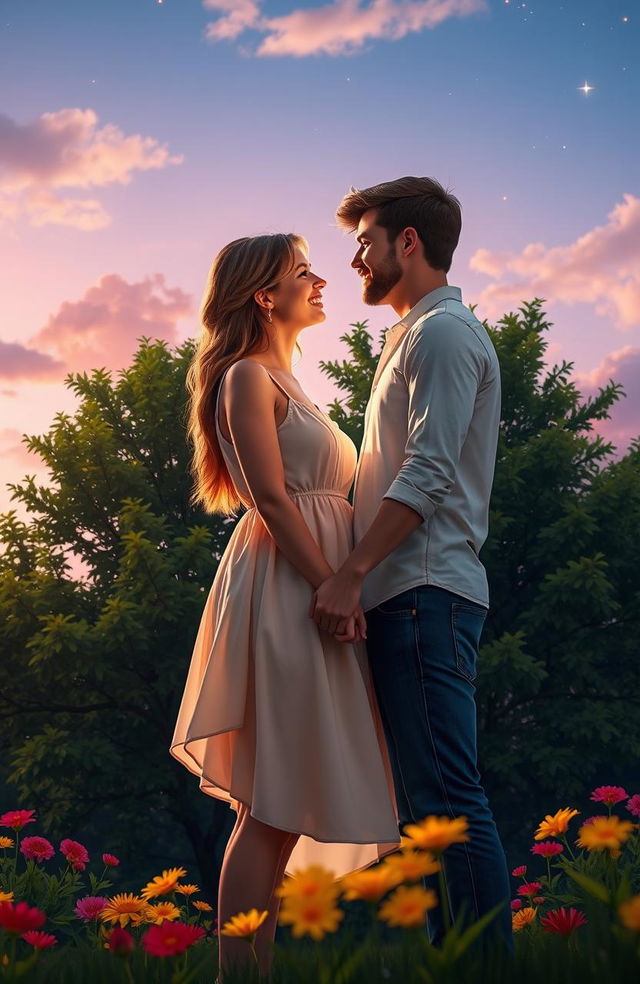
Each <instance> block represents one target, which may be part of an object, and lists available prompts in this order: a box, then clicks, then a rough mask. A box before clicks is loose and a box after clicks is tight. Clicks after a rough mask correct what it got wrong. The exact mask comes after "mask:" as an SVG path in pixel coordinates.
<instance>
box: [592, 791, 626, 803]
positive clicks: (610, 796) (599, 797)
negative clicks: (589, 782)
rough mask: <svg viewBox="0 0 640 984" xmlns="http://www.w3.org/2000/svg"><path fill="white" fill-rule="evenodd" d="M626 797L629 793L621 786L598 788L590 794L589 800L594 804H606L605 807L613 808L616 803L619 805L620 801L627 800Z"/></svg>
mask: <svg viewBox="0 0 640 984" xmlns="http://www.w3.org/2000/svg"><path fill="white" fill-rule="evenodd" d="M628 795H629V793H628V792H627V791H626V789H623V788H622V786H598V788H597V789H594V791H593V792H592V793H591V796H590V799H592V800H593V801H594V803H606V804H607V806H615V805H616V803H621V802H622V800H624V799H627V797H628Z"/></svg>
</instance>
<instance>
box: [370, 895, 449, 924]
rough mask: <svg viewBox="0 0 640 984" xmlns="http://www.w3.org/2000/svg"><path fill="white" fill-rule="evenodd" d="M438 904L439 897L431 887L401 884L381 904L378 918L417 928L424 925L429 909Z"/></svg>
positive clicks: (389, 922)
mask: <svg viewBox="0 0 640 984" xmlns="http://www.w3.org/2000/svg"><path fill="white" fill-rule="evenodd" d="M437 904H438V897H437V895H436V893H435V892H432V891H431V889H430V888H421V887H420V886H419V885H411V886H410V887H408V886H405V885H401V886H400V888H397V889H396V890H395V892H394V893H393V895H391V896H390V897H389V898H388V899H387V900H386V902H383V904H382V905H381V906H380V909H379V911H378V918H379V919H382V920H383V921H384V922H386V923H388V924H389V925H390V926H402V927H403V928H404V929H416V928H420V927H421V926H424V923H425V917H426V913H427V911H428V910H429V909H434V908H435V907H436V906H437Z"/></svg>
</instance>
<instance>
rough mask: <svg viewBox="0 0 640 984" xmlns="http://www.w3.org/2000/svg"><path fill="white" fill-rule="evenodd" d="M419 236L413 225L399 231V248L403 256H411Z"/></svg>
mask: <svg viewBox="0 0 640 984" xmlns="http://www.w3.org/2000/svg"><path fill="white" fill-rule="evenodd" d="M419 242H420V238H419V236H418V233H417V232H416V230H415V229H414V228H413V226H407V228H406V229H403V230H402V232H401V233H400V250H401V252H402V255H403V256H411V254H412V253H414V252H415V250H416V248H417V246H418V243H419Z"/></svg>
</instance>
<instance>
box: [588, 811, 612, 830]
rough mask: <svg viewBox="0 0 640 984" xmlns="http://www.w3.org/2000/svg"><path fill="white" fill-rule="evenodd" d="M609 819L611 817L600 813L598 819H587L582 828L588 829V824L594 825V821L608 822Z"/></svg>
mask: <svg viewBox="0 0 640 984" xmlns="http://www.w3.org/2000/svg"><path fill="white" fill-rule="evenodd" d="M608 819H609V817H608V816H607V815H606V814H604V813H599V814H598V816H597V817H587V819H586V820H584V821H583V823H582V826H583V827H586V826H587V824H590V823H593V822H594V820H608Z"/></svg>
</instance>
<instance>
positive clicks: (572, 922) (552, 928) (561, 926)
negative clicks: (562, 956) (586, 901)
mask: <svg viewBox="0 0 640 984" xmlns="http://www.w3.org/2000/svg"><path fill="white" fill-rule="evenodd" d="M586 921H587V920H586V919H585V917H584V915H583V914H582V913H581V912H579V911H578V909H573V908H572V909H564V908H560V909H553V910H552V911H551V912H548V913H547V914H546V916H543V917H542V918H541V920H540V922H541V923H542V925H543V927H544V929H545V930H546V931H547V933H558V934H559V935H560V936H569V934H570V933H573V931H574V930H575V929H578V928H579V927H580V926H584V925H585V923H586Z"/></svg>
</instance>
